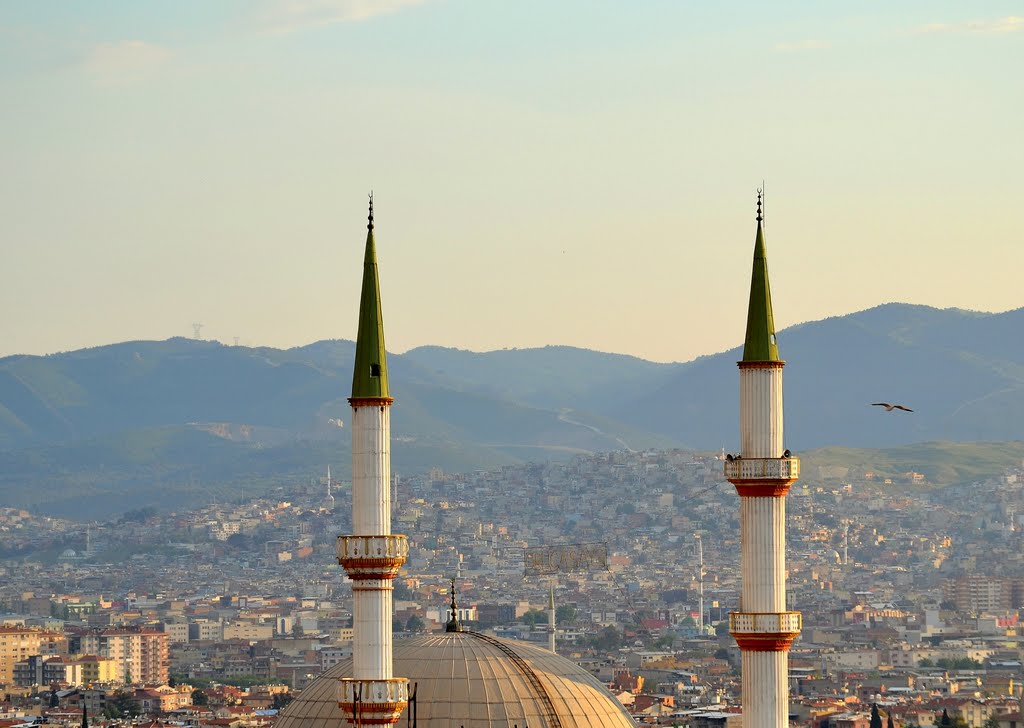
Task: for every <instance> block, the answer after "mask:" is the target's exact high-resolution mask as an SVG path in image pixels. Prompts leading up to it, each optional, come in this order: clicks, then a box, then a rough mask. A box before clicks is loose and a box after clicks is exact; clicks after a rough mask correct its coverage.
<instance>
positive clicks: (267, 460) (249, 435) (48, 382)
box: [0, 304, 1024, 514]
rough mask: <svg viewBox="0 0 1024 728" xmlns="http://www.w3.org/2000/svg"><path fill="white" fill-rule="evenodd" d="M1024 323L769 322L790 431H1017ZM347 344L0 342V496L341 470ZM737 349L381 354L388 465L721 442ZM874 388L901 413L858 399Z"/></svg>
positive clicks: (77, 505) (725, 436)
mask: <svg viewBox="0 0 1024 728" xmlns="http://www.w3.org/2000/svg"><path fill="white" fill-rule="evenodd" d="M1022 330H1024V309H1017V310H1014V311H1008V312H1005V313H999V314H986V313H976V312H968V311H961V310H956V309H947V310H938V309H933V308H928V307H925V306H911V305H907V304H887V305H883V306H878V307H876V308H872V309H869V310H866V311H861V312H858V313H854V314H850V315H847V316H841V317H835V318H830V319H825V320H822V321H815V322H810V323H806V324H801V325H799V326H794V327H791V328H789V329H786V330H784V331H781V332H779V346H780V350H781V352H782V355H783V357H784V358H786V359H787V360H788V364H787V367H786V423H787V445H788V446H789V447H790V448H791V449H793V450H795V451H798V452H801V451H807V450H810V449H812V448H820V447H826V446H841V447H844V448H893V447H898V446H903V445H908V444H910V443H917V442H924V441H954V442H956V441H969V442H973V441H1006V440H1024V417H1021V413H1022V412H1024V339H1022V337H1020V336H1019V332H1020V331H1022ZM353 351H354V344H353V343H352V342H350V341H339V340H332V341H320V342H316V343H313V344H310V345H308V346H303V347H298V348H294V349H288V350H278V349H272V348H247V347H237V346H224V345H222V344H219V343H216V342H209V341H196V340H191V339H180V338H177V339H169V340H167V341H136V342H124V343H120V344H113V345H110V346H102V347H95V348H91V349H83V350H79V351H72V352H66V353H61V354H54V355H50V356H43V357H39V356H12V357H7V358H4V359H0V505H21V506H42V507H45V508H47V509H48V510H50V511H53V512H57V511H58V510H59V511H62V512H63V513H65V514H68V513H75V512H85V511H96V512H99V511H103V510H104V509H107V510H110V509H114V510H125V509H127V508H131V507H138V506H141V505H149V504H152V503H153V502H154V500H159V501H160V502H162V503H166V504H175V505H176V504H179V503H186V502H190V501H191V500H194V499H197V498H198V499H209V498H213V497H218V498H223V497H230V496H231V494H232V493H238V492H240V491H243V490H252V489H256V488H260V487H263V486H264V485H265V486H269V485H270V484H271V483H272V482H274V480H275V479H280V478H305V477H309V476H310V475H311V474H313V473H319V472H321V471H322V469H323V467H324V466H325V465H326V464H327V463H332V464H334V465H335V466H336V467H339V466H340V472H343V471H344V467H343V466H344V464H345V463H346V462H347V460H348V449H349V435H348V432H347V429H346V428H347V423H348V413H349V408H348V404H347V401H346V393H347V391H348V389H349V385H350V381H351V362H352V358H353ZM738 358H739V349H738V348H737V349H734V350H730V351H727V352H722V353H720V354H715V355H712V356H704V357H701V358H699V359H696V360H694V361H692V362H688V363H685V364H658V363H654V362H649V361H645V360H642V359H638V358H636V357H631V356H624V355H619V354H606V353H601V352H595V351H589V350H585V349H578V348H573V347H563V346H549V347H544V348H539V349H505V350H500V351H493V352H485V353H479V352H470V351H462V350H458V349H449V348H442V347H433V346H428V347H419V348H417V349H413V350H411V351H408V352H406V353H404V354H391V355H389V360H388V362H389V369H390V376H391V382H392V389H393V391H392V393H393V395H394V396H395V398H396V402H395V405H394V412H393V425H392V427H393V435H394V441H395V445H394V448H393V458H394V467H395V469H396V471H397V472H412V471H418V470H425V469H427V468H430V467H435V466H439V467H442V468H445V469H448V470H467V469H474V468H484V467H492V466H497V465H502V464H506V463H515V462H522V461H528V460H542V459H548V458H559V457H566V456H569V455H571V454H572V453H576V452H591V451H606V450H615V449H622V448H633V449H641V448H648V447H692V448H698V449H716V450H717V449H718V448H721V447H726V448H728V447H730V446H734V445H735V443H736V441H737V440H738V433H737V430H736V428H737V419H738V415H737V408H738V386H737V374H736V367H735V362H736V360H737V359H738ZM881 400H888V401H898V402H902V403H904V404H906V405H908V406H910V407H912V408H913V409H914V410H915V412H914V413H912V414H907V413H899V412H895V413H885V412H883V411H881V410H880V409H879V408H874V407H870V406H869V403H870V402H874V401H881ZM936 457H939V456H938V455H936ZM942 457H946V458H948V457H950V456H949V454H948V453H946V454H944V455H942ZM939 459H940V460H941V457H940V458H939ZM946 465H948V466H949V467H951V468H953V470H952V471H947V473H948V472H960V471H958V470H956V467H955V463H953V464H950V463H946ZM963 472H965V473H966V472H969V468H968V469H965V470H964V471H963ZM218 489H219V490H218ZM111 504H113V505H111Z"/></svg>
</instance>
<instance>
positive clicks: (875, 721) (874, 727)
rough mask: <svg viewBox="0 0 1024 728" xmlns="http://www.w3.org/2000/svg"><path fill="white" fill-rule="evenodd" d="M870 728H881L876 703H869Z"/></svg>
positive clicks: (880, 718)
mask: <svg viewBox="0 0 1024 728" xmlns="http://www.w3.org/2000/svg"><path fill="white" fill-rule="evenodd" d="M871 728H882V716H881V714H879V712H878V704H877V703H872V704H871Z"/></svg>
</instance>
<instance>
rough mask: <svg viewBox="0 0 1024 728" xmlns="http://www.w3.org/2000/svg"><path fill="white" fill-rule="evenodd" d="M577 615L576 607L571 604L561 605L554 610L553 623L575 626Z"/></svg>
mask: <svg viewBox="0 0 1024 728" xmlns="http://www.w3.org/2000/svg"><path fill="white" fill-rule="evenodd" d="M578 614H579V613H578V612H577V611H576V607H574V606H573V605H571V604H563V605H562V606H560V607H558V608H557V609H555V621H557V622H558V623H559V624H575V623H576V617H577V615H578Z"/></svg>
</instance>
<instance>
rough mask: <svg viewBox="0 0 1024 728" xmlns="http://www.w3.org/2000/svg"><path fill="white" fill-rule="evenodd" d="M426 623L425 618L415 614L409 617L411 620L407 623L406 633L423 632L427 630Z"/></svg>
mask: <svg viewBox="0 0 1024 728" xmlns="http://www.w3.org/2000/svg"><path fill="white" fill-rule="evenodd" d="M426 626H427V625H426V623H425V622H424V621H423V618H422V617H420V616H419V615H418V614H414V615H412V616H411V617H409V620H408V621H407V622H406V623H405V631H406V632H422V631H423V630H424V629H425V628H426Z"/></svg>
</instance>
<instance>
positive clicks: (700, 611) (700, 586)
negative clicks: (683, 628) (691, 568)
mask: <svg viewBox="0 0 1024 728" xmlns="http://www.w3.org/2000/svg"><path fill="white" fill-rule="evenodd" d="M693 537H694V539H696V541H697V615H698V616H697V631H698V633H699V634H700V636H701V637H703V636H704V539H702V538H701V537H700V534H699V533H695V534H694V535H693Z"/></svg>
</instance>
